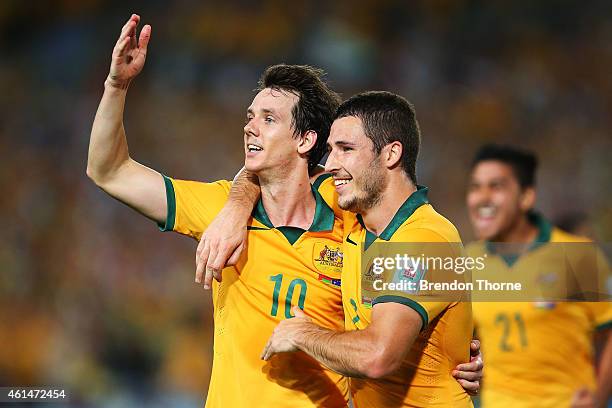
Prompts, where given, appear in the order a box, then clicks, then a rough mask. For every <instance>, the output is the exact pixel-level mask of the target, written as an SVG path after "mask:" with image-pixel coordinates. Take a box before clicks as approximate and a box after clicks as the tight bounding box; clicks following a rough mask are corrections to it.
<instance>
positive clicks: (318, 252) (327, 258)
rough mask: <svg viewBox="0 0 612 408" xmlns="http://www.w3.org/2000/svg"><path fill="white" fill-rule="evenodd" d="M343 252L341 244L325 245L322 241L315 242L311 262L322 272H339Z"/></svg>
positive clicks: (340, 270)
mask: <svg viewBox="0 0 612 408" xmlns="http://www.w3.org/2000/svg"><path fill="white" fill-rule="evenodd" d="M343 260H344V254H343V253H342V249H341V246H339V245H338V246H336V245H327V244H325V243H323V242H317V243H316V244H315V246H314V254H313V262H314V265H315V267H316V268H317V269H318V270H319V271H321V272H324V273H332V274H336V273H340V272H342V263H343Z"/></svg>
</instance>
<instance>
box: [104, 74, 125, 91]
mask: <svg viewBox="0 0 612 408" xmlns="http://www.w3.org/2000/svg"><path fill="white" fill-rule="evenodd" d="M130 82H131V81H129V80H128V81H119V80H116V79H113V78H111V76H110V75H109V76H108V77H106V80H105V81H104V87H105V88H111V89H119V90H122V91H126V90H127V89H128V87H129V86H130Z"/></svg>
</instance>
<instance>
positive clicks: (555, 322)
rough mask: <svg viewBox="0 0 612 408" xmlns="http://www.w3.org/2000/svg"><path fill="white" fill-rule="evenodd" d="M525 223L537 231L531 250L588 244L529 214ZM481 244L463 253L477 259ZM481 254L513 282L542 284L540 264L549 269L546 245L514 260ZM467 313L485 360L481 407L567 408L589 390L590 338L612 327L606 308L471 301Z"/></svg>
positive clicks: (591, 375)
mask: <svg viewBox="0 0 612 408" xmlns="http://www.w3.org/2000/svg"><path fill="white" fill-rule="evenodd" d="M531 218H532V221H533V222H534V223H535V224H536V225H537V226H538V229H539V236H538V238H537V239H536V242H537V243H545V242H587V241H586V240H585V238H581V237H577V236H574V235H571V234H568V233H566V232H563V231H561V230H559V229H556V228H553V227H552V225H551V224H549V223H548V222H546V220H544V219H543V218H542V217H540V216H538V215H536V214H533V215H532V217H531ZM483 245H486V243H474V244H471V245H470V246H468V252H475V251H481V252H482V251H483ZM486 252H487V255H488V260H487V267H489V266H490V267H492V268H496V269H497V268H499V269H498V270H500V271H506V272H507V273H512V274H515V275H516V274H523V273H528V274H529V273H531V274H540V275H541V277H542V279H544V278H545V275H546V274H542V272H547V270H546V269H545V268H544V269H543V268H542V264H543V263H544V264H545V265H549V264H550V262H547V261H546V260H545V259H544V257H546V256H547V248H546V246H545V245H544V246H535V247H534V248H533V249H532V250H530V251H529V252H527V253H526V254H524V255H522V256H521V257H519V258H516V257H515V258H508V257H507V258H506V259H503V258H502V257H501V256H499V255H495V254H491V252H490V251H486ZM548 252H550V251H548ZM549 255H550V254H549ZM548 275H550V273H548ZM510 276H511V275H510ZM516 276H518V275H516ZM473 312H474V322H475V325H476V328H477V333H478V337H479V338H480V340H481V344H482V353H483V355H484V358H485V361H486V369H485V378H484V380H483V389H482V399H481V401H482V406H483V408H490V407H512V408H514V407H518V408H522V407H524V408H527V407H533V408H536V407H537V408H543V407H551V408H553V407H554V408H560V407H569V406H570V402H571V400H572V397H573V395H574V393H575V392H576V391H577V390H578V389H579V388H582V387H587V388H590V389H591V390H592V389H594V388H595V373H594V367H593V331H594V330H595V329H597V327H598V326H599V327H606V326H609V325H610V324H611V323H612V308H611V307H610V304H609V303H608V302H545V301H542V302H537V301H527V300H526V301H523V302H474V303H473Z"/></svg>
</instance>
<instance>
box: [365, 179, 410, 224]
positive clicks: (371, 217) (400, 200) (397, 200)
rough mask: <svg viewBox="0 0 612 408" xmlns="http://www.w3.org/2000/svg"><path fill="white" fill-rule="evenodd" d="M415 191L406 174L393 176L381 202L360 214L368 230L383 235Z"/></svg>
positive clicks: (382, 195)
mask: <svg viewBox="0 0 612 408" xmlns="http://www.w3.org/2000/svg"><path fill="white" fill-rule="evenodd" d="M415 191H416V186H415V185H414V184H413V183H412V181H411V180H410V179H409V178H408V176H406V175H405V174H404V172H399V174H391V176H390V177H389V183H387V186H386V187H385V189H384V190H383V192H382V194H381V199H380V201H379V202H378V203H377V204H376V205H375V206H374V207H372V208H370V209H368V210H366V211H361V212H360V214H361V217H362V218H363V222H364V224H365V226H366V228H367V229H368V230H369V231H372V232H373V233H374V234H376V235H377V236H378V235H380V234H382V232H383V231H384V230H385V228H387V226H388V225H389V223H391V220H392V219H393V217H394V216H395V214H396V213H397V211H398V210H399V208H400V207H401V206H402V204H404V202H405V201H406V199H407V198H408V197H409V196H410V194H412V193H414V192H415Z"/></svg>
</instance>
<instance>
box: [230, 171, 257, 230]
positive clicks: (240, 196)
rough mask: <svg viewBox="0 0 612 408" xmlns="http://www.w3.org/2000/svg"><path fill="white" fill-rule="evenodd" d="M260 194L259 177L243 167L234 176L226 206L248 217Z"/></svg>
mask: <svg viewBox="0 0 612 408" xmlns="http://www.w3.org/2000/svg"><path fill="white" fill-rule="evenodd" d="M260 195H261V188H260V187H259V179H258V178H257V176H256V175H255V174H253V173H251V172H249V171H247V170H246V169H244V168H243V169H242V170H240V172H239V173H238V174H237V175H236V177H235V178H234V182H233V183H232V188H231V189H230V192H229V197H228V199H227V204H226V207H227V208H231V209H232V211H234V213H236V214H242V215H243V216H245V217H246V219H248V217H249V215H250V214H251V212H252V210H253V207H255V204H256V203H257V200H259V196H260Z"/></svg>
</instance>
